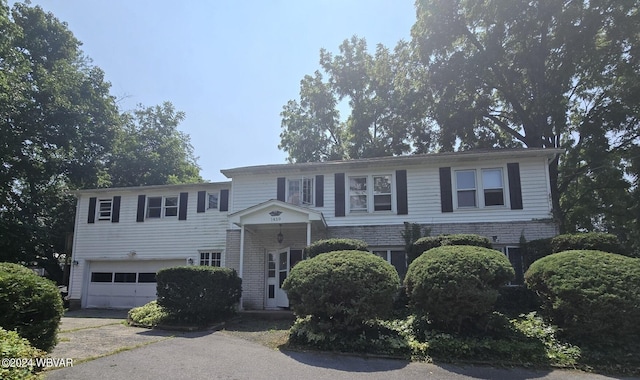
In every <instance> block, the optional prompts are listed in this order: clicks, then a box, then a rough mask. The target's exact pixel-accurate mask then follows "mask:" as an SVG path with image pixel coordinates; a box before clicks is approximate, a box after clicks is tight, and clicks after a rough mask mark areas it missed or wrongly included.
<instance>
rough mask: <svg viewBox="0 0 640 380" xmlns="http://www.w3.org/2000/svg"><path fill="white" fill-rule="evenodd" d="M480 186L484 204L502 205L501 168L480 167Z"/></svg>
mask: <svg viewBox="0 0 640 380" xmlns="http://www.w3.org/2000/svg"><path fill="white" fill-rule="evenodd" d="M482 188H483V191H484V205H485V206H504V185H503V182H502V169H500V168H498V169H482Z"/></svg>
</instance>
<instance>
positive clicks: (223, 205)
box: [218, 189, 229, 211]
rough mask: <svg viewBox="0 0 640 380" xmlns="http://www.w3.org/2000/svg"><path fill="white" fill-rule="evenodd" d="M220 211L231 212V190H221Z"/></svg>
mask: <svg viewBox="0 0 640 380" xmlns="http://www.w3.org/2000/svg"><path fill="white" fill-rule="evenodd" d="M218 210H220V211H229V190H227V189H223V190H220V205H219V206H218Z"/></svg>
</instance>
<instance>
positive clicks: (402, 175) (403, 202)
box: [396, 170, 409, 215]
mask: <svg viewBox="0 0 640 380" xmlns="http://www.w3.org/2000/svg"><path fill="white" fill-rule="evenodd" d="M396 201H397V206H398V215H407V214H408V213H409V203H408V199H407V171H406V170H396Z"/></svg>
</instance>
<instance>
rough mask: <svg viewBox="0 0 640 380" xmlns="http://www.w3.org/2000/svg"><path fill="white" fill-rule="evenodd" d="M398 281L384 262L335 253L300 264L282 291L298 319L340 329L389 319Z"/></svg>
mask: <svg viewBox="0 0 640 380" xmlns="http://www.w3.org/2000/svg"><path fill="white" fill-rule="evenodd" d="M399 286H400V279H399V277H398V272H396V270H395V268H394V267H393V266H392V265H391V264H389V263H388V262H387V261H386V260H384V259H381V258H380V257H378V256H376V255H374V254H372V253H369V252H363V251H354V250H349V251H334V252H328V253H325V254H322V255H318V256H316V257H314V258H311V259H308V260H303V261H301V262H299V263H298V264H297V265H296V266H295V267H293V268H292V269H291V273H289V276H288V277H287V279H286V280H285V281H284V284H283V285H282V289H284V290H285V291H286V292H287V297H288V298H289V303H290V305H291V309H292V310H293V311H294V313H296V315H298V316H300V317H304V316H307V315H311V316H312V317H313V318H314V319H315V320H319V321H323V322H330V323H332V324H334V325H335V326H336V327H338V328H340V327H341V326H342V327H345V328H348V327H349V326H354V325H355V326H357V325H360V324H361V323H362V322H363V321H366V320H369V319H374V318H377V317H385V316H387V315H389V313H390V311H391V309H392V305H393V299H394V296H395V295H396V292H397V290H398V287H399Z"/></svg>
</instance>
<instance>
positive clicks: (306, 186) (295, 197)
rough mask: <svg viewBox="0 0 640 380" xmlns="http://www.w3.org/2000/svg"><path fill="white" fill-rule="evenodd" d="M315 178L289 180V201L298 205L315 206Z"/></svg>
mask: <svg viewBox="0 0 640 380" xmlns="http://www.w3.org/2000/svg"><path fill="white" fill-rule="evenodd" d="M313 188H314V186H313V178H296V179H288V180H287V203H291V204H294V205H297V206H313V204H314V192H313Z"/></svg>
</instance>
